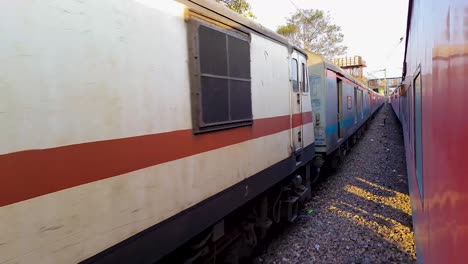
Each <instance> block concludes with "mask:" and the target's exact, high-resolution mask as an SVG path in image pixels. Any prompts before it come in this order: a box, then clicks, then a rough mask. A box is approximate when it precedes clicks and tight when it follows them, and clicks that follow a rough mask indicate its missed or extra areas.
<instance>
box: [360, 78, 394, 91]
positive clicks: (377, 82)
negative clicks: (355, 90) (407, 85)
mask: <svg viewBox="0 0 468 264" xmlns="http://www.w3.org/2000/svg"><path fill="white" fill-rule="evenodd" d="M401 81H402V79H401V77H390V78H387V88H388V90H389V91H393V90H394V89H396V88H397V87H398V85H399V84H400V83H401ZM367 86H369V88H371V89H372V90H374V91H376V92H378V93H381V94H384V89H385V79H384V78H378V79H369V80H368V81H367Z"/></svg>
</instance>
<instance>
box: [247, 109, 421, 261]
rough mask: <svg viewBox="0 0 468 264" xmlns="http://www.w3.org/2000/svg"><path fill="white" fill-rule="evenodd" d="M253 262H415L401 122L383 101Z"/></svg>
mask: <svg viewBox="0 0 468 264" xmlns="http://www.w3.org/2000/svg"><path fill="white" fill-rule="evenodd" d="M328 174H329V176H328V177H327V178H326V179H325V180H323V181H321V182H320V183H318V184H317V185H316V186H315V187H314V188H313V190H312V199H311V201H310V202H309V203H308V204H307V205H306V208H305V209H304V210H302V212H301V215H300V216H298V219H297V220H296V222H295V223H293V224H291V225H289V226H287V227H285V228H283V229H282V231H281V233H280V234H277V236H276V237H275V238H274V239H273V240H272V241H271V242H269V243H268V245H267V248H266V250H264V252H262V253H261V254H260V255H259V256H257V257H256V258H255V260H254V262H256V263H414V262H415V259H416V255H415V249H414V239H413V230H412V220H411V207H410V199H409V196H408V184H407V175H406V164H405V153H404V144H403V137H402V132H401V127H400V126H399V124H398V121H397V119H396V116H395V115H394V113H393V112H392V109H391V106H390V105H388V104H386V105H385V106H384V107H383V108H382V109H381V110H380V111H379V112H378V113H377V114H376V117H375V118H374V120H372V121H371V122H370V126H369V129H368V130H367V131H366V132H365V133H364V136H363V137H362V138H361V139H360V140H359V141H358V143H357V144H356V145H355V146H354V147H353V148H352V149H351V151H350V152H349V153H348V154H347V155H346V157H345V158H344V159H343V162H342V163H341V164H340V165H339V168H338V169H337V170H336V171H335V172H333V173H328Z"/></svg>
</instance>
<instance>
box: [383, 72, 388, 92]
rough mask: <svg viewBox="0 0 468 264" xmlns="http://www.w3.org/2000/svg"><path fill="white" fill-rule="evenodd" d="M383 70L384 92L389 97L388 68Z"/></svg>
mask: <svg viewBox="0 0 468 264" xmlns="http://www.w3.org/2000/svg"><path fill="white" fill-rule="evenodd" d="M383 72H384V82H385V88H384V94H385V96H387V97H388V90H387V87H388V86H387V68H385V69H384V70H383Z"/></svg>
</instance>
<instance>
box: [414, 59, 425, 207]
mask: <svg viewBox="0 0 468 264" xmlns="http://www.w3.org/2000/svg"><path fill="white" fill-rule="evenodd" d="M414 76H415V77H414V78H413V81H412V88H413V91H412V92H413V100H412V101H413V129H412V130H413V141H414V144H411V145H413V151H414V153H413V155H414V156H413V157H414V174H415V177H416V183H417V185H418V191H419V195H420V198H421V200H422V199H424V180H423V175H424V173H423V170H424V166H423V165H424V160H423V148H424V146H423V141H422V140H423V124H422V121H423V120H422V119H423V109H422V99H423V98H422V90H423V89H422V76H421V70H420V67H418V69H417V71H416V74H415V75H414ZM418 78H419V81H418ZM417 81H418V87H417V85H416V84H417ZM417 88H419V93H416V89H417ZM418 94H419V96H420V98H419V102H420V104H419V108H417V105H416V96H417V95H418ZM418 110H419V123H420V131H419V133H418V130H417V122H418V120H416V119H417V118H416V117H417V111H418ZM418 140H419V141H420V142H419V143H420V144H419V145H420V149H419V150H420V151H418ZM418 152H419V153H418ZM419 156H420V163H421V164H419V162H418V157H419ZM418 165H419V169H420V170H418ZM418 171H419V174H418Z"/></svg>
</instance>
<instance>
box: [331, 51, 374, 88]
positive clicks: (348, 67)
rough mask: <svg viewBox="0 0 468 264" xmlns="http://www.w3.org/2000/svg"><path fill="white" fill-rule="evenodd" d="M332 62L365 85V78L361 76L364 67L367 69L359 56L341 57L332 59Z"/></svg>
mask: <svg viewBox="0 0 468 264" xmlns="http://www.w3.org/2000/svg"><path fill="white" fill-rule="evenodd" d="M332 62H333V63H334V64H335V65H337V66H339V67H341V68H342V69H343V70H345V71H346V72H347V73H348V74H349V75H351V76H353V77H354V78H356V79H358V80H360V81H361V82H363V83H366V80H367V79H366V78H365V77H364V75H363V70H364V67H367V65H366V61H365V60H363V59H362V57H361V56H354V57H343V58H336V59H333V60H332Z"/></svg>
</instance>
